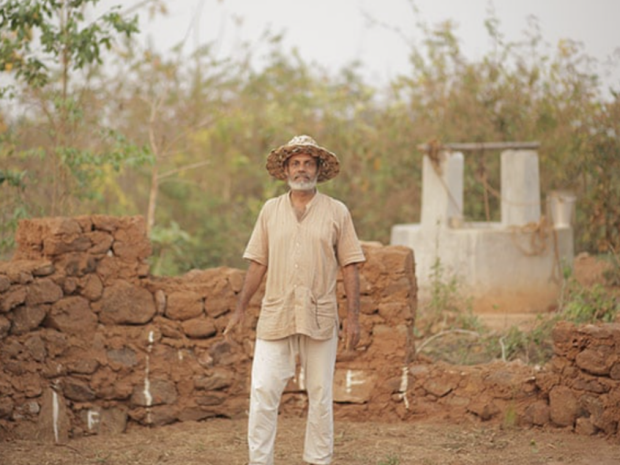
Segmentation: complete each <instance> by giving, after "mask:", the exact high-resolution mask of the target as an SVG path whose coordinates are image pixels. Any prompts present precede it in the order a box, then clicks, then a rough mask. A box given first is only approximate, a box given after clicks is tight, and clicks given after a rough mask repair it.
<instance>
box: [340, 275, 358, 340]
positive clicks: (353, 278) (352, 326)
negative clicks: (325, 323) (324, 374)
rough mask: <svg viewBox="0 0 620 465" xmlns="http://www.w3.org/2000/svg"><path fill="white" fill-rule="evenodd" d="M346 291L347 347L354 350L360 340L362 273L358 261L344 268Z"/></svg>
mask: <svg viewBox="0 0 620 465" xmlns="http://www.w3.org/2000/svg"><path fill="white" fill-rule="evenodd" d="M342 276H343V281H344V291H345V293H346V294H347V319H346V322H345V328H344V330H345V349H347V350H353V349H355V346H357V343H358V342H359V340H360V322H359V314H360V275H359V269H358V267H357V263H351V264H349V265H346V266H345V267H343V268H342Z"/></svg>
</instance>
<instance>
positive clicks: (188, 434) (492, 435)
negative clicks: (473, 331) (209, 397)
mask: <svg viewBox="0 0 620 465" xmlns="http://www.w3.org/2000/svg"><path fill="white" fill-rule="evenodd" d="M246 428H247V427H246V422H245V420H225V419H215V420H209V421H205V422H201V423H178V424H174V425H171V426H165V427H161V428H156V429H134V430H132V431H129V432H127V433H126V434H123V435H117V436H114V437H103V436H90V437H85V438H80V439H74V440H72V441H71V442H70V443H69V444H68V445H64V446H52V445H49V444H41V443H35V442H29V441H14V442H8V443H4V444H0V463H2V464H3V465H34V464H38V465H60V464H62V465H130V464H131V465H153V464H174V465H244V464H246V463H247V446H246V439H245V437H246V431H247V429H246ZM303 433H304V419H303V418H281V419H280V422H279V433H278V439H277V443H276V460H275V463H276V465H297V464H299V465H301V464H302V463H303V461H302V458H301V456H302V455H301V454H302V449H303ZM332 463H333V464H334V465H413V464H416V465H420V464H422V465H469V464H477V465H485V464H488V465H497V464H506V465H538V464H541V465H542V464H545V465H560V464H562V465H564V464H578V465H586V464H588V465H589V464H592V465H595V464H596V465H617V464H619V463H620V442H619V441H618V440H617V439H609V438H603V437H586V436H579V435H576V434H573V433H570V432H566V431H560V430H547V431H541V430H533V429H510V430H502V429H500V428H499V427H497V426H490V425H484V424H480V423H470V424H461V425H456V424H443V423H437V422H428V421H414V422H408V423H398V424H383V423H376V422H373V423H369V422H336V425H335V457H334V461H333V462H332Z"/></svg>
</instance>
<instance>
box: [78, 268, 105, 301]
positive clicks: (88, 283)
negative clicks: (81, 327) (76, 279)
mask: <svg viewBox="0 0 620 465" xmlns="http://www.w3.org/2000/svg"><path fill="white" fill-rule="evenodd" d="M79 288H80V294H81V295H83V296H84V297H86V298H87V299H88V300H90V301H91V302H93V301H95V300H99V298H101V296H102V295H103V283H102V282H101V279H99V276H97V275H96V274H88V275H86V276H84V277H83V278H82V279H81V280H80V284H79Z"/></svg>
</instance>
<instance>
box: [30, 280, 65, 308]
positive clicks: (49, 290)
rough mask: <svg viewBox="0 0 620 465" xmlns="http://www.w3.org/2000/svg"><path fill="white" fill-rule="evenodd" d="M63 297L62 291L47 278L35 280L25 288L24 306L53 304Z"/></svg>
mask: <svg viewBox="0 0 620 465" xmlns="http://www.w3.org/2000/svg"><path fill="white" fill-rule="evenodd" d="M62 296H63V292H62V289H61V288H60V286H58V285H57V284H56V283H55V282H54V281H52V280H51V279H49V278H43V279H37V280H35V281H34V282H33V283H31V284H30V285H29V286H28V287H27V295H26V304H27V305H30V306H34V305H39V304H53V303H54V302H57V301H58V300H60V299H61V298H62Z"/></svg>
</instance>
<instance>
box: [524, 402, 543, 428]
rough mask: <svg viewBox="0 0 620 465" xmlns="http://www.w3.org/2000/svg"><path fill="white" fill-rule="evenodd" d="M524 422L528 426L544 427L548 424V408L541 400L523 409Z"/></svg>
mask: <svg viewBox="0 0 620 465" xmlns="http://www.w3.org/2000/svg"><path fill="white" fill-rule="evenodd" d="M524 420H525V422H526V423H527V424H529V425H536V426H545V425H546V424H548V423H549V406H548V405H547V403H546V402H544V401H542V400H540V401H536V402H534V403H532V404H531V405H528V406H527V407H526V409H525V415H524Z"/></svg>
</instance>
